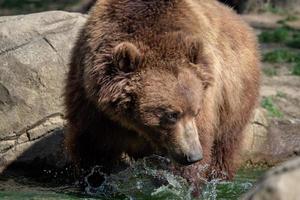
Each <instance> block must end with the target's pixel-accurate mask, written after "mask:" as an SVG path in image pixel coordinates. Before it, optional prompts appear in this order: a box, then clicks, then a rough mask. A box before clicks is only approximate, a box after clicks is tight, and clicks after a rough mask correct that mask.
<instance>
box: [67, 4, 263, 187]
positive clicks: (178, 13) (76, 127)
mask: <svg viewBox="0 0 300 200" xmlns="http://www.w3.org/2000/svg"><path fill="white" fill-rule="evenodd" d="M259 74H260V73H259V54H258V52H257V43H256V38H255V35H254V34H253V32H252V30H251V29H250V28H249V27H248V26H247V25H246V24H245V23H244V22H242V21H241V19H240V18H239V17H238V16H237V15H236V14H234V12H233V11H232V10H231V9H230V8H227V7H226V6H224V5H221V4H220V3H218V2H217V1H214V0H208V1H200V0H160V1H158V0H149V1H145V0H101V1H98V2H97V3H96V5H95V6H94V8H93V10H92V11H91V14H90V17H89V20H88V22H87V24H86V26H85V27H84V28H83V30H82V32H81V34H80V37H79V39H78V41H77V43H76V45H75V48H74V50H73V57H72V61H71V64H70V71H69V74H68V79H67V85H66V92H65V93H66V94H65V104H66V111H67V115H66V118H67V120H68V127H69V131H68V133H67V136H66V147H67V149H68V151H69V152H70V155H71V156H72V159H73V160H74V162H75V163H76V164H78V165H80V166H81V167H88V166H91V165H94V164H101V165H103V166H105V167H107V168H108V169H110V166H111V165H112V163H115V162H117V161H118V160H120V159H121V156H122V154H123V153H126V154H128V155H129V156H131V157H133V158H140V157H143V156H146V155H150V154H152V153H161V154H165V153H166V152H168V151H171V152H173V151H177V152H179V151H180V148H179V149H178V147H177V146H176V145H177V144H179V143H181V141H180V139H178V138H179V136H178V133H179V131H180V124H179V123H183V124H184V123H185V122H184V121H189V120H195V122H196V126H197V129H198V130H197V131H198V134H199V139H200V143H201V145H202V150H203V159H202V160H201V161H200V162H198V163H195V164H193V165H190V166H187V167H180V169H179V171H181V173H182V174H183V175H185V176H186V177H187V178H188V179H189V180H190V181H191V182H193V183H194V184H196V185H197V183H199V182H200V177H199V176H202V175H203V174H202V173H199V172H198V170H199V168H201V166H202V165H203V164H207V165H208V166H209V169H210V170H216V172H217V173H216V175H220V174H221V172H225V173H226V177H227V178H232V176H233V175H234V172H235V171H236V168H237V165H236V160H237V158H236V156H237V154H238V152H239V148H240V143H241V140H242V137H243V135H242V132H243V129H244V127H245V126H246V124H247V123H248V121H249V118H250V116H251V112H252V110H253V108H254V106H255V104H256V100H257V96H258V89H259V82H260V80H259V77H260V75H259ZM169 110H172V111H173V110H176V111H178V113H180V120H178V122H176V124H175V125H172V126H167V127H163V128H162V127H161V123H162V122H161V121H160V120H159V119H161V118H160V117H161V115H163V114H164V113H165V112H168V111H169ZM170 146H172V147H173V149H171V150H170V149H169V147H170ZM184 146H185V147H186V145H184V144H182V145H181V147H183V148H184Z"/></svg>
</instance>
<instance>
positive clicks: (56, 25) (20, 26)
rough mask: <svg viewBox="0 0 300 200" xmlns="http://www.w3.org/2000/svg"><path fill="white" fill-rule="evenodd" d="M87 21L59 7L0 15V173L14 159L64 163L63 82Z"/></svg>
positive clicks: (83, 17)
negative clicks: (76, 42)
mask: <svg viewBox="0 0 300 200" xmlns="http://www.w3.org/2000/svg"><path fill="white" fill-rule="evenodd" d="M85 20H86V17H85V16H84V15H80V14H75V13H74V14H73V13H67V12H58V11H53V12H45V13H37V14H31V15H21V16H13V17H0V171H1V169H2V170H3V169H4V168H5V167H6V166H7V165H9V164H10V163H12V162H13V161H15V160H18V162H27V161H29V160H30V161H33V160H34V159H37V158H38V159H46V160H48V161H47V162H48V163H53V162H54V157H56V158H55V162H54V163H55V165H62V164H63V163H64V162H65V156H64V155H63V154H62V152H61V148H59V145H60V144H61V140H62V137H63V134H62V133H63V131H62V127H63V124H64V120H63V108H62V102H63V101H62V88H63V80H64V78H65V73H66V71H67V64H68V59H69V54H70V50H71V48H72V46H73V43H74V41H75V39H76V35H77V34H78V31H79V29H80V27H81V26H82V25H83V24H84V23H85ZM55 155H57V156H58V157H57V156H55ZM58 158H59V159H58Z"/></svg>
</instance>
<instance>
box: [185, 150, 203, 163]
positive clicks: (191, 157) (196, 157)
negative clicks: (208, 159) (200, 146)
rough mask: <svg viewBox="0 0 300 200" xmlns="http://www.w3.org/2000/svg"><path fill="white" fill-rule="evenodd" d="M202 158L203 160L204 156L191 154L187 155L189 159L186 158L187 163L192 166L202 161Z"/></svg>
mask: <svg viewBox="0 0 300 200" xmlns="http://www.w3.org/2000/svg"><path fill="white" fill-rule="evenodd" d="M202 158H203V156H202V154H200V153H197V154H190V155H187V157H186V159H187V162H188V163H190V164H192V163H195V162H198V161H200V160H202Z"/></svg>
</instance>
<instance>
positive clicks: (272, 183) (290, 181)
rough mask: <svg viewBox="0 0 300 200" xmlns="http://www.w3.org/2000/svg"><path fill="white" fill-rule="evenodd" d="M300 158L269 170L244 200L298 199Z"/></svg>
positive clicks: (299, 193) (299, 191)
mask: <svg viewBox="0 0 300 200" xmlns="http://www.w3.org/2000/svg"><path fill="white" fill-rule="evenodd" d="M299 183H300V158H297V159H295V160H292V161H289V162H286V163H284V164H283V165H281V166H279V167H277V168H275V169H273V170H271V171H269V172H268V173H266V175H265V176H264V177H263V179H262V180H261V181H260V182H259V183H258V184H257V185H256V187H255V188H254V189H253V190H252V191H250V192H249V193H248V194H247V195H246V196H245V197H244V198H242V199H243V200H297V199H299V197H300V185H299Z"/></svg>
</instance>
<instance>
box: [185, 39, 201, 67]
mask: <svg viewBox="0 0 300 200" xmlns="http://www.w3.org/2000/svg"><path fill="white" fill-rule="evenodd" d="M186 45H187V57H188V59H189V61H190V62H191V63H193V64H198V63H199V62H200V51H201V44H200V42H199V41H198V40H197V39H196V38H194V37H187V38H186Z"/></svg>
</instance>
